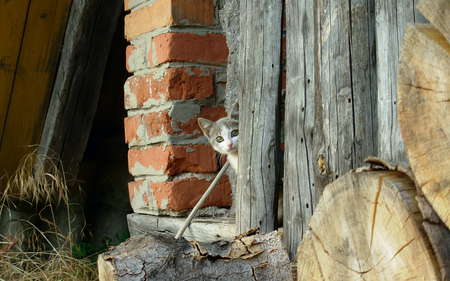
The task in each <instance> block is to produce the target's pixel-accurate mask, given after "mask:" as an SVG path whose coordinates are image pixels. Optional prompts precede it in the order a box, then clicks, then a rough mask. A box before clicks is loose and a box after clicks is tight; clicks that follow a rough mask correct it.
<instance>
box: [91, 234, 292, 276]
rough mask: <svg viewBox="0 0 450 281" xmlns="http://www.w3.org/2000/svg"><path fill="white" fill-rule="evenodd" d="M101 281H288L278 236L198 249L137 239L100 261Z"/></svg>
mask: <svg viewBox="0 0 450 281" xmlns="http://www.w3.org/2000/svg"><path fill="white" fill-rule="evenodd" d="M98 268H99V278H100V281H125V280H126V281H150V280H179V281H182V280H196V281H209V280H211V281H212V280H222V281H225V280H230V281H231V280H236V281H237V280H258V281H262V280H271V281H273V280H277V281H278V280H280V281H283V280H292V274H291V270H290V263H289V258H288V255H287V253H286V252H285V250H284V249H283V247H282V244H281V240H280V238H279V236H278V234H277V233H276V232H271V233H269V234H265V235H258V234H257V235H252V236H247V235H242V236H240V237H237V238H236V239H235V240H234V241H233V242H231V243H229V242H225V241H221V242H217V243H213V244H200V243H198V242H196V241H192V242H188V241H186V240H185V239H179V240H175V239H174V238H173V236H172V235H167V234H157V233H154V234H151V235H139V236H134V237H132V238H130V239H129V240H128V241H126V242H124V243H122V244H121V245H119V246H117V247H115V248H113V249H111V250H110V251H108V252H106V253H104V254H102V255H100V256H99V258H98Z"/></svg>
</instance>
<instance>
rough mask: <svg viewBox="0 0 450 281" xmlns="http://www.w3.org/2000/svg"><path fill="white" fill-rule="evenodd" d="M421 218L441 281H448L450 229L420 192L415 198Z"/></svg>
mask: <svg viewBox="0 0 450 281" xmlns="http://www.w3.org/2000/svg"><path fill="white" fill-rule="evenodd" d="M416 200H417V203H418V205H419V209H420V212H421V213H422V217H423V222H422V225H423V228H424V229H425V232H426V233H427V235H428V239H429V240H430V244H431V247H432V248H433V250H434V253H435V254H436V259H437V262H438V264H439V270H440V272H441V276H442V281H449V280H450V229H449V228H447V227H446V226H445V224H444V223H443V222H442V220H441V219H440V218H439V216H438V215H437V214H436V212H435V211H434V210H433V208H432V207H431V205H430V203H428V201H427V199H426V198H425V197H424V196H423V194H422V193H421V192H418V194H417V196H416Z"/></svg>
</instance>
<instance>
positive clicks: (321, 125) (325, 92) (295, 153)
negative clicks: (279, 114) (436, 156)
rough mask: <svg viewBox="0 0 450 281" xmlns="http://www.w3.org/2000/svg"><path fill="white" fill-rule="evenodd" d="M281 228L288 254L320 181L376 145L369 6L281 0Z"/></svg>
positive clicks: (342, 0)
mask: <svg viewBox="0 0 450 281" xmlns="http://www.w3.org/2000/svg"><path fill="white" fill-rule="evenodd" d="M286 11H287V30H288V31H287V42H288V48H287V57H288V59H287V61H288V62H287V64H288V65H287V81H288V83H287V95H286V116H285V118H286V126H285V134H286V138H285V141H286V154H285V175H284V182H285V185H284V188H285V195H284V204H285V210H284V222H285V224H284V227H285V234H286V235H285V239H286V242H287V247H288V250H289V253H290V255H291V257H292V256H294V255H295V253H296V249H297V245H298V243H299V241H300V240H301V239H302V237H303V235H304V234H305V232H306V230H307V229H308V223H309V219H310V217H311V215H312V213H313V211H314V205H315V204H316V202H317V200H318V198H319V197H320V194H321V193H322V191H323V189H324V188H325V186H326V185H327V184H328V183H330V182H331V181H333V180H334V179H336V178H337V177H339V175H342V174H343V173H345V172H347V171H348V170H350V169H352V168H354V167H356V166H358V165H360V164H361V163H362V161H363V159H364V158H365V157H367V156H368V155H371V154H374V153H375V152H376V137H375V136H376V121H375V120H376V71H375V52H374V46H375V42H374V32H375V27H374V18H373V14H374V5H373V2H371V1H364V0H354V1H348V0H321V1H312V0H302V1H293V0H289V1H287V7H286Z"/></svg>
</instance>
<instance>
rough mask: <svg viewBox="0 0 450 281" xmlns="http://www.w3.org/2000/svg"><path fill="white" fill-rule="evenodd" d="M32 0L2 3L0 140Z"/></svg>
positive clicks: (0, 18)
mask: <svg viewBox="0 0 450 281" xmlns="http://www.w3.org/2000/svg"><path fill="white" fill-rule="evenodd" d="M29 7H30V0H20V1H3V2H1V3H0V36H1V37H0V40H1V42H2V43H1V44H0V140H1V138H2V135H3V129H4V124H5V120H6V114H7V113H8V107H9V101H10V99H11V95H12V91H11V90H12V87H13V83H14V76H15V74H16V69H17V61H18V59H19V54H20V49H21V44H22V38H23V31H24V26H25V23H26V20H27V16H28V11H29Z"/></svg>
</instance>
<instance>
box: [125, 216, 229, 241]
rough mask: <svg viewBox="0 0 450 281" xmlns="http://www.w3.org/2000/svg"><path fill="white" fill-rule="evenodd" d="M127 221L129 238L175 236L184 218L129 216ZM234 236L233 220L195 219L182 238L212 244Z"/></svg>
mask: <svg viewBox="0 0 450 281" xmlns="http://www.w3.org/2000/svg"><path fill="white" fill-rule="evenodd" d="M127 221H128V229H129V230H130V235H131V236H134V235H139V234H144V233H150V232H163V233H169V234H172V235H174V236H175V233H177V231H178V230H179V229H180V227H181V226H182V225H183V223H184V221H185V218H176V217H159V216H152V215H142V214H129V215H128V216H127ZM236 235H237V233H236V224H235V220H234V218H229V219H228V218H195V219H194V220H193V221H192V223H191V224H190V225H189V227H188V228H187V229H186V232H185V233H184V234H183V237H184V238H185V239H187V240H195V241H198V242H202V243H213V242H217V241H219V240H226V241H231V240H233V238H234V237H235V236H236Z"/></svg>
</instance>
